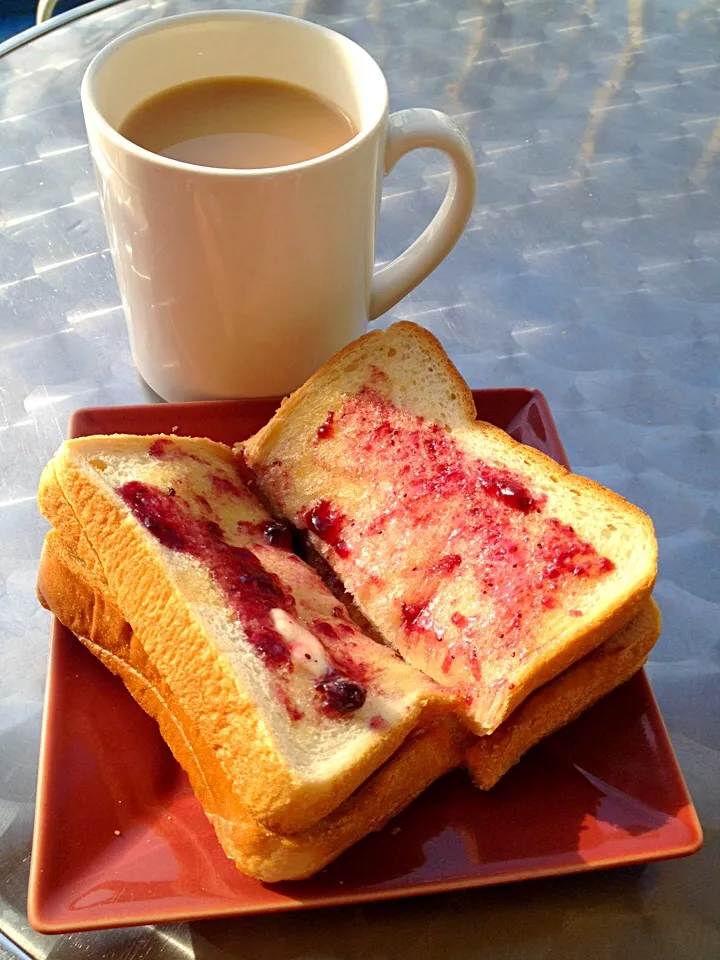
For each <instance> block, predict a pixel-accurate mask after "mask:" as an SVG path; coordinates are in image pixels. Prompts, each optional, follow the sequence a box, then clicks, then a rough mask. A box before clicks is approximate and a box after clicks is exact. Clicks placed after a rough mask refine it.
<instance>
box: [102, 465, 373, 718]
mask: <svg viewBox="0 0 720 960" xmlns="http://www.w3.org/2000/svg"><path fill="white" fill-rule="evenodd" d="M117 493H118V495H119V496H120V497H121V498H122V500H123V501H124V502H125V504H126V505H127V506H128V508H129V509H130V511H131V512H132V514H133V516H134V517H135V519H136V520H137V521H138V522H139V523H141V524H142V525H143V527H145V529H146V530H147V531H148V532H149V533H151V534H152V535H153V536H154V537H155V538H156V539H157V540H158V541H159V542H160V543H161V544H162V545H163V546H164V547H167V548H168V549H169V550H173V551H176V552H178V553H186V554H188V555H189V556H192V557H194V558H195V559H196V560H198V561H200V563H202V564H203V566H205V567H206V568H207V569H208V570H209V571H210V574H211V575H212V578H213V580H214V581H215V583H216V584H217V586H218V588H219V589H220V590H221V591H222V593H223V595H224V597H225V599H226V601H227V603H228V604H229V606H230V607H231V609H232V610H233V611H234V612H235V614H236V616H237V618H238V620H240V622H241V623H242V625H243V630H244V632H245V635H246V637H247V641H248V643H250V644H251V645H252V646H253V647H254V648H255V649H256V650H257V652H258V653H259V654H260V656H261V657H262V658H263V660H264V661H265V663H266V664H267V666H268V667H271V668H274V669H283V670H285V671H286V672H291V671H292V670H293V657H292V652H291V649H290V647H289V646H288V644H287V642H286V640H285V639H284V638H283V636H282V635H281V634H280V633H279V632H278V630H277V629H276V628H275V624H274V622H273V618H272V611H273V610H284V611H285V612H286V613H288V614H290V615H295V614H296V613H297V610H296V604H295V598H294V597H293V595H292V593H290V592H289V591H288V590H286V589H285V588H284V587H283V584H282V582H281V581H280V579H279V578H278V577H277V576H276V575H275V574H274V573H271V572H270V571H269V570H267V569H266V568H265V567H264V566H263V564H262V563H261V561H260V560H259V559H258V557H257V556H256V555H255V554H254V553H253V552H252V550H250V549H249V548H248V547H245V546H234V545H232V544H230V543H228V542H227V540H226V539H225V537H224V535H223V531H222V529H221V528H220V526H219V525H218V524H217V523H216V522H215V521H214V520H206V519H200V518H198V517H195V516H194V515H193V514H192V513H191V512H190V510H189V509H188V506H187V504H186V503H185V501H183V499H182V497H180V496H178V495H176V492H175V490H174V489H173V488H169V489H167V490H161V489H160V488H159V487H155V486H151V485H149V484H145V483H142V482H141V481H139V480H132V481H130V482H129V483H125V484H123V485H122V486H121V487H120V488H119V489H118V490H117ZM257 526H258V527H259V528H261V532H262V534H263V536H264V539H265V540H266V541H267V542H269V543H271V544H272V545H273V546H280V545H281V546H285V544H284V543H274V542H273V541H275V540H277V541H283V540H284V539H285V538H286V536H287V528H286V527H285V526H284V525H282V524H278V523H276V522H275V521H269V520H268V521H264V522H262V523H261V524H259V525H257ZM318 622H319V623H320V622H322V621H318ZM306 626H307V625H306ZM324 626H325V627H326V628H327V629H326V630H324V631H320V630H317V629H316V631H315V633H316V635H322V636H325V637H326V639H335V640H337V634H336V633H335V632H334V630H333V628H332V625H331V624H324ZM318 639H320V636H318ZM326 653H327V654H328V658H329V660H330V662H331V663H333V664H334V667H333V669H332V670H330V671H329V672H328V674H327V676H325V677H323V678H322V679H321V680H320V681H318V682H317V683H316V685H315V686H316V689H317V691H318V694H319V695H320V699H321V702H322V706H323V709H324V710H325V712H328V713H330V714H348V713H352V712H353V711H355V710H358V709H359V708H360V707H361V706H362V705H363V704H364V702H365V697H366V690H365V686H364V685H363V683H362V682H361V680H360V679H359V678H358V677H357V676H355V674H357V673H358V672H360V669H361V668H359V667H358V668H355V669H353V667H354V665H353V664H352V663H351V662H350V661H348V662H347V663H343V662H342V661H343V660H344V659H346V658H344V657H342V654H341V651H340V650H338V651H337V655H335V652H333V653H331V652H330V651H327V650H326ZM283 696H284V699H285V700H288V698H287V696H286V695H285V694H283ZM286 706H288V713H289V715H290V717H291V719H299V717H301V716H302V714H301V713H299V712H298V711H297V708H295V707H292V705H291V704H289V700H288V703H287V704H286ZM290 707H292V709H290Z"/></svg>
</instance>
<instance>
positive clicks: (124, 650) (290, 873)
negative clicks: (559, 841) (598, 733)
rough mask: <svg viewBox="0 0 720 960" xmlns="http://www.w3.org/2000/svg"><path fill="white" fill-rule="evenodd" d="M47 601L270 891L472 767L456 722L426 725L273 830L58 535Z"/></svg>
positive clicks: (48, 562) (43, 581)
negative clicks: (300, 819)
mask: <svg viewBox="0 0 720 960" xmlns="http://www.w3.org/2000/svg"><path fill="white" fill-rule="evenodd" d="M38 596H39V598H40V601H41V603H42V604H43V605H44V606H45V607H47V608H48V609H49V610H52V612H53V613H54V614H55V616H56V617H57V618H58V620H60V622H61V623H63V624H65V626H67V627H68V628H69V629H70V630H71V631H72V632H73V633H74V634H75V635H76V636H77V637H78V638H79V639H80V640H81V642H82V643H83V644H84V646H86V647H87V648H88V650H90V651H91V652H92V653H93V654H94V655H95V656H96V657H98V659H99V660H100V661H101V662H102V663H103V664H104V665H105V666H106V667H107V668H108V669H109V670H110V671H111V672H112V673H114V674H116V675H117V676H118V677H120V679H121V680H122V681H123V683H124V684H125V686H126V688H127V689H128V691H129V692H130V693H131V694H132V696H133V697H134V699H135V700H136V701H137V702H138V703H139V704H140V706H141V707H142V708H143V710H145V712H146V713H148V714H149V715H150V716H151V717H153V718H154V719H155V720H156V722H157V724H158V727H159V729H160V733H161V735H162V737H163V739H164V740H165V742H166V743H167V745H168V746H169V747H170V749H171V751H172V753H173V755H174V757H175V759H176V760H177V761H178V763H179V764H180V765H181V766H182V767H183V769H184V770H185V772H186V773H187V774H188V778H189V780H190V784H191V786H192V788H193V792H194V793H195V795H196V796H197V798H198V800H199V801H200V803H201V805H202V807H203V810H204V812H205V814H206V816H207V817H208V819H209V820H210V822H211V823H212V825H213V827H214V828H215V832H216V834H217V836H218V839H219V841H220V843H221V845H222V847H223V850H224V851H225V853H226V855H227V856H228V857H229V858H230V859H231V860H233V861H234V862H235V864H236V865H237V867H238V868H239V869H240V870H241V871H242V872H243V873H245V874H247V875H248V876H252V877H257V878H258V879H260V880H265V881H267V882H275V881H278V880H298V879H302V878H304V877H308V876H311V875H312V874H314V873H316V872H317V871H318V870H320V869H322V867H324V866H325V865H326V864H327V863H329V862H330V861H331V860H334V859H335V858H336V857H337V856H338V855H339V854H340V853H342V852H343V851H344V850H346V849H347V848H348V847H349V846H351V845H352V844H354V843H355V842H356V841H357V840H359V839H360V838H361V837H364V836H365V835H366V834H367V833H369V832H371V831H372V830H378V829H380V827H382V826H383V825H384V824H385V823H386V822H387V821H388V820H390V819H391V818H392V817H393V816H395V814H397V813H398V812H399V811H400V810H402V809H403V808H404V807H405V806H407V804H408V803H409V802H410V801H411V800H413V799H414V798H415V797H416V796H417V795H418V794H419V793H421V792H422V791H423V790H424V789H425V787H427V786H428V785H429V784H430V783H432V781H433V780H435V779H437V778H438V777H440V776H442V774H444V773H446V772H447V771H448V770H451V769H453V768H455V767H457V766H460V765H461V764H462V762H463V758H464V750H465V748H466V746H467V744H468V737H467V734H466V733H463V732H462V730H461V729H460V728H459V726H458V724H457V723H456V722H455V721H454V720H453V719H452V718H451V717H447V718H440V719H438V720H435V721H430V722H428V723H427V725H423V724H419V725H417V726H416V727H415V728H414V729H413V730H412V731H411V732H410V734H409V735H408V736H407V737H406V738H405V740H404V741H403V743H402V744H401V745H400V747H399V748H398V750H397V751H396V752H395V753H394V754H393V755H392V757H391V758H390V759H389V760H387V761H386V762H385V763H384V764H383V765H382V766H380V767H379V768H378V769H377V770H376V771H375V772H374V773H373V774H371V775H370V776H369V777H368V779H367V780H366V781H365V782H364V783H362V784H361V785H360V786H359V787H358V789H357V790H355V791H354V793H353V794H352V795H351V796H350V797H348V798H347V799H346V800H344V801H343V802H342V803H341V804H339V806H338V807H337V808H336V809H335V810H333V811H331V812H330V814H328V816H327V817H325V818H324V819H323V820H321V821H320V822H319V823H317V824H315V825H314V826H312V827H309V828H307V829H305V830H302V831H300V832H296V833H292V834H283V833H279V832H277V831H273V830H270V829H268V828H267V827H263V826H262V825H261V824H260V823H258V821H257V820H255V819H254V817H253V816H252V814H251V813H250V812H249V810H248V809H246V808H245V807H244V806H243V804H242V803H241V802H240V797H239V794H238V792H237V790H236V789H235V788H234V785H233V783H232V780H231V778H230V777H229V776H228V771H227V769H226V768H225V765H224V764H223V763H222V761H221V760H220V759H219V758H218V756H217V753H216V751H214V750H213V749H212V748H211V745H210V744H209V743H208V742H207V740H206V739H205V738H204V736H203V735H202V733H201V732H200V731H199V729H198V725H197V724H196V723H195V722H194V718H193V717H192V715H191V714H190V713H189V712H188V711H187V710H185V709H183V706H182V705H181V704H180V702H179V701H178V698H177V697H175V696H174V695H173V692H172V690H171V689H170V688H169V686H168V684H167V682H166V681H165V679H164V678H163V676H162V674H161V673H160V672H159V670H158V668H157V666H156V665H155V664H154V663H153V662H152V661H151V659H150V658H149V657H148V656H147V654H146V653H145V650H144V648H143V646H142V644H141V643H140V642H139V641H138V639H137V638H136V637H135V635H134V634H133V631H132V628H131V627H130V625H129V624H128V622H127V621H126V620H125V618H124V617H123V615H122V613H121V612H120V609H119V608H118V606H117V604H116V603H115V601H114V600H113V599H112V597H111V596H110V595H109V592H108V587H107V583H106V582H104V581H103V580H102V578H101V577H99V576H98V575H96V574H94V573H93V572H92V571H91V570H90V569H89V568H88V566H87V565H86V564H85V563H84V562H83V561H82V560H80V559H79V557H78V556H77V555H76V554H75V553H74V551H73V550H72V548H70V547H69V546H68V544H67V543H66V542H65V541H63V539H62V538H61V536H60V534H59V533H58V531H56V530H51V531H50V533H48V535H47V537H46V540H45V544H44V547H43V553H42V558H41V561H40V567H39V573H38Z"/></svg>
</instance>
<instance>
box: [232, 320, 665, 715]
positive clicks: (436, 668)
mask: <svg viewBox="0 0 720 960" xmlns="http://www.w3.org/2000/svg"><path fill="white" fill-rule="evenodd" d="M243 453H244V456H245V459H246V463H247V466H248V468H249V470H250V471H252V473H253V474H254V477H255V482H256V483H257V487H258V489H259V491H260V492H261V494H262V496H263V497H264V498H265V500H266V502H268V503H269V505H270V506H271V508H272V509H273V511H275V512H276V514H278V515H281V516H283V517H285V518H287V519H288V520H289V521H290V522H291V523H292V524H293V525H294V526H295V527H296V528H297V529H299V530H301V531H303V532H304V533H305V535H306V537H307V538H308V540H309V543H310V545H311V547H312V548H314V549H315V550H316V551H318V552H319V553H320V554H321V555H322V557H323V558H324V559H325V560H326V561H327V563H328V564H329V565H330V566H331V567H332V569H333V571H334V573H335V574H336V575H337V577H338V578H339V580H340V581H341V583H342V585H343V586H344V588H345V589H346V590H347V591H348V592H349V593H350V595H351V596H352V598H353V600H354V602H355V603H356V604H357V606H358V608H359V609H360V611H361V612H362V614H363V615H364V616H365V617H366V618H367V620H368V621H369V622H370V624H372V626H373V627H374V628H375V630H376V631H377V633H378V634H379V635H380V636H382V638H383V639H384V640H385V642H386V643H387V644H389V645H390V646H392V647H393V648H394V649H395V650H397V651H398V652H399V653H400V654H401V655H402V656H403V657H404V658H405V660H406V661H407V662H408V663H410V664H412V665H413V666H415V667H417V668H419V669H420V670H422V671H424V672H425V673H426V674H427V675H429V676H430V677H432V678H433V679H435V680H436V681H438V682H439V683H441V684H443V685H445V686H447V687H448V688H449V689H452V690H454V691H456V692H457V693H458V694H459V696H460V697H461V699H462V701H463V702H464V704H465V714H466V718H467V721H468V724H469V726H470V727H471V729H472V730H473V731H474V732H476V733H478V734H487V733H491V732H492V731H494V730H496V729H497V728H498V727H499V726H500V724H501V723H502V722H503V721H504V720H505V719H506V718H507V717H508V716H509V715H510V714H511V713H512V711H513V710H514V709H515V708H516V707H517V706H518V705H519V704H520V703H522V701H523V700H524V699H525V698H526V697H527V696H528V695H529V694H530V693H532V691H533V690H535V689H537V688H538V687H541V686H542V685H543V684H546V683H547V682H548V681H549V680H551V679H552V678H553V677H555V676H557V675H558V674H560V673H562V671H564V670H566V669H567V668H568V667H569V666H570V665H571V664H573V663H575V662H576V661H577V660H578V659H580V658H581V657H583V656H585V655H586V654H587V653H589V652H590V651H592V650H594V649H595V648H596V647H597V646H598V645H599V644H601V643H602V642H603V641H604V640H606V639H607V638H608V637H610V636H611V635H612V634H613V633H614V632H615V631H616V630H618V629H619V628H620V627H622V626H623V625H624V624H625V623H626V622H627V621H628V620H629V619H630V617H631V616H632V615H633V614H634V613H635V611H636V610H637V609H638V608H639V606H640V604H642V603H643V602H644V601H645V600H646V598H647V597H648V596H649V594H650V591H651V589H652V586H653V583H654V580H655V576H656V567H657V543H656V540H655V535H654V531H653V527H652V523H651V521H650V520H649V518H648V517H647V516H646V515H645V514H644V513H643V512H642V511H641V510H639V509H638V508H637V507H635V506H633V505H632V504H630V503H627V502H626V501H625V500H623V499H622V498H621V497H619V496H618V495H617V494H615V493H613V492H611V491H610V490H607V489H605V488H603V487H601V486H600V485H599V484H597V483H594V482H593V481H591V480H588V479H585V478H583V477H579V476H576V475H573V474H571V473H569V472H568V471H567V470H565V469H564V468H563V467H561V466H559V465H558V464H557V463H555V462H554V461H553V460H551V459H550V458H549V457H547V456H545V455H544V454H542V453H539V452H538V451H536V450H534V449H531V448H529V447H526V446H524V445H522V444H519V443H516V442H515V441H514V440H512V439H511V438H510V437H509V436H508V435H507V434H506V433H504V432H503V431H502V430H499V429H498V428H496V427H494V426H491V425H489V424H486V423H482V422H477V421H476V420H475V408H474V403H473V398H472V394H471V392H470V390H469V389H468V387H467V385H466V384H465V383H464V382H463V380H462V378H461V377H460V375H459V374H458V372H457V370H456V369H455V368H454V367H453V365H452V364H451V362H450V360H449V359H448V357H447V355H446V354H445V352H444V351H443V350H442V347H441V346H440V344H439V343H438V341H437V340H436V339H435V338H434V337H433V336H432V335H431V334H429V333H428V332H427V331H425V330H423V329H422V328H420V327H418V326H416V325H414V324H411V323H398V324H395V325H394V326H392V327H390V328H389V329H388V330H386V331H376V332H373V333H369V334H367V335H366V336H364V337H361V338H360V339H359V340H357V341H355V342H354V343H352V344H350V345H349V346H348V347H346V348H345V349H344V350H343V351H341V352H340V353H339V354H338V355H337V356H336V357H335V358H334V359H333V360H331V361H330V362H329V363H328V364H326V365H325V366H324V367H323V368H322V369H320V370H319V371H318V372H317V373H316V374H315V375H314V376H312V377H311V378H310V379H309V380H308V381H307V383H306V384H305V385H304V386H302V387H301V388H300V389H299V390H297V391H296V392H295V393H294V394H293V395H292V396H291V397H290V398H289V399H287V400H286V401H285V402H284V403H283V405H282V406H281V408H280V410H279V411H278V412H277V414H276V415H275V416H274V417H273V418H272V420H271V421H270V422H269V423H268V424H267V425H266V426H265V427H264V428H263V429H262V430H260V431H259V433H257V434H256V435H255V436H254V437H252V438H251V439H250V440H249V441H247V442H246V443H245V444H244V445H243Z"/></svg>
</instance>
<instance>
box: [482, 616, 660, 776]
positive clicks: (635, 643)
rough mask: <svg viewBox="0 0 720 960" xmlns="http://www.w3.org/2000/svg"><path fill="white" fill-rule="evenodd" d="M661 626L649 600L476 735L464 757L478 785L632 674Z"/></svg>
mask: <svg viewBox="0 0 720 960" xmlns="http://www.w3.org/2000/svg"><path fill="white" fill-rule="evenodd" d="M660 627H661V618H660V611H659V609H658V607H657V604H656V603H655V601H654V600H652V599H650V600H648V601H646V603H644V604H643V605H642V607H641V608H640V610H639V611H638V612H637V613H636V614H635V616H634V617H633V618H632V619H631V620H629V621H628V623H626V624H625V626H624V627H621V628H620V630H618V631H617V633H615V634H613V636H612V637H610V639H609V640H606V641H605V642H604V643H602V644H601V645H600V646H599V647H596V649H595V650H593V651H592V652H591V653H588V654H586V656H584V657H583V658H582V660H578V662H577V663H574V664H573V665H572V666H571V667H569V668H568V669H567V670H566V671H565V672H564V673H562V674H560V676H559V677H555V679H553V680H550V682H549V683H546V684H545V686H543V687H540V689H539V690H535V691H534V693H531V694H530V696H529V697H528V698H527V700H525V701H524V702H523V703H521V704H520V706H519V707H518V708H517V710H515V711H514V713H513V714H512V715H511V716H510V717H508V719H507V720H506V721H505V722H504V723H503V724H502V726H501V727H499V728H498V729H497V730H496V731H495V732H494V733H493V734H491V735H490V736H487V737H478V738H477V739H476V740H475V742H474V744H473V746H471V747H470V749H469V750H468V753H467V757H466V761H465V762H466V766H467V768H468V770H469V771H470V775H471V777H472V778H473V782H474V783H475V785H476V786H477V787H479V788H480V789H481V790H489V789H490V788H491V787H494V786H495V784H496V783H497V782H498V780H500V778H501V777H503V776H504V775H505V774H506V773H507V772H508V770H510V768H511V767H513V766H514V765H515V764H516V763H517V762H518V761H519V760H520V759H521V757H522V756H523V755H524V754H525V753H527V751H528V750H529V749H530V748H531V747H534V746H535V745H536V744H538V743H540V741H541V740H544V739H545V737H548V736H550V734H551V733H555V731H556V730H560V729H561V728H562V727H564V726H566V725H567V724H568V723H571V722H572V721H573V720H575V719H576V718H577V717H579V716H580V714H581V713H583V712H584V711H585V710H587V709H588V708H589V707H591V706H592V705H593V704H594V703H597V701H598V700H600V699H601V698H602V697H604V696H606V694H608V693H610V691H611V690H614V689H615V688H616V687H619V686H620V685H621V684H623V683H625V682H626V681H628V680H629V679H630V678H631V677H632V676H634V675H635V674H636V673H637V672H638V670H641V669H642V667H643V666H644V664H645V662H646V660H647V658H648V655H649V653H650V651H651V650H652V648H653V646H654V645H655V643H656V642H657V639H658V637H659V636H660Z"/></svg>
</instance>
